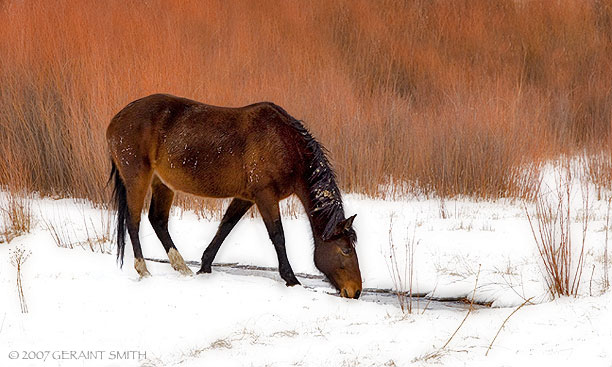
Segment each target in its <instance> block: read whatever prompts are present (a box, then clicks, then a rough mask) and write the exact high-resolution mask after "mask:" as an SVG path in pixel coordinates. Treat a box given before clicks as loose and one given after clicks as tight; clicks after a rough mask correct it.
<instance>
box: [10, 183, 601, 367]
mask: <svg viewBox="0 0 612 367" xmlns="http://www.w3.org/2000/svg"><path fill="white" fill-rule="evenodd" d="M578 195H579V193H578ZM592 196H594V195H592ZM5 199H6V196H2V197H0V200H5ZM32 209H33V212H34V214H35V217H36V219H35V226H34V229H33V230H32V232H31V233H29V234H26V235H23V236H20V237H18V238H15V239H14V240H13V241H11V242H10V243H9V244H0V366H38V365H43V366H64V365H67V366H131V365H145V366H169V365H179V366H407V365H448V366H459V365H469V366H498V365H504V366H525V365H550V364H551V363H555V364H557V365H562V366H570V365H575V364H581V365H589V366H607V367H609V366H611V365H612V349H611V345H612V305H611V304H612V294H611V293H610V292H607V293H604V292H603V289H602V276H603V249H604V242H605V238H606V236H605V234H606V231H605V229H606V213H607V210H608V205H607V203H606V202H605V201H597V200H595V198H594V197H591V207H590V222H589V229H588V234H587V240H586V248H585V251H586V255H585V265H584V271H583V275H582V286H581V292H580V293H581V295H580V296H579V297H578V298H562V299H557V300H554V301H551V300H550V297H549V295H548V293H547V291H546V287H545V283H544V280H543V276H542V272H541V264H540V262H539V261H540V260H539V257H538V255H537V249H536V245H535V242H534V239H533V236H532V233H531V229H530V227H529V223H528V221H527V217H526V215H525V209H524V204H523V203H522V202H520V201H508V200H504V201H498V202H477V201H470V200H446V201H444V202H441V201H440V200H433V199H431V200H426V199H422V198H421V199H419V198H415V199H410V200H409V199H406V200H402V201H382V200H372V199H367V198H363V197H360V196H358V195H346V196H345V210H346V212H347V214H353V213H357V218H356V220H355V229H356V231H357V233H358V244H357V253H358V256H359V261H360V265H361V272H362V275H363V278H364V287H366V288H395V287H397V285H398V282H397V280H396V281H393V277H392V276H391V275H390V273H391V267H392V265H393V262H394V261H395V264H396V265H397V267H398V268H399V269H400V272H402V273H403V272H404V269H407V270H408V271H407V274H408V273H410V271H409V269H410V266H409V264H407V263H406V261H405V259H404V255H405V254H406V246H407V245H409V244H411V243H413V244H414V246H413V249H414V256H413V258H414V260H413V286H412V290H413V291H414V292H415V293H429V295H430V297H433V298H442V299H444V298H468V299H469V298H471V297H472V293H474V288H475V286H476V290H475V297H474V300H475V302H478V303H487V304H492V307H479V308H477V309H475V310H474V311H472V312H471V314H470V315H469V317H468V318H467V320H466V321H465V323H464V324H463V326H462V327H461V329H460V330H459V331H458V333H457V335H455V336H454V338H453V339H452V340H451V342H450V343H449V345H448V346H447V347H446V348H444V349H441V348H442V346H443V345H444V344H445V343H446V342H447V340H448V339H449V338H450V337H451V335H452V334H453V332H454V331H455V330H456V329H457V327H458V326H459V324H460V323H461V321H462V320H463V318H464V317H465V314H466V312H467V311H466V307H455V308H444V307H425V306H424V303H425V304H426V302H427V300H420V301H419V302H420V304H419V308H418V311H415V312H413V313H411V314H408V313H406V312H402V310H401V309H400V307H399V304H398V303H394V302H383V303H376V302H372V301H367V300H363V299H361V300H347V299H342V298H339V297H337V296H336V295H333V294H330V293H333V292H332V289H331V288H329V287H326V286H323V287H317V288H315V289H312V288H304V287H293V288H287V287H285V286H284V282H282V281H281V280H280V278H279V277H277V276H275V277H274V278H273V279H271V278H270V277H269V276H258V275H257V274H241V273H236V272H231V271H224V270H223V269H220V268H217V269H213V273H212V274H207V275H201V276H194V277H183V276H180V275H179V274H178V273H176V272H174V271H173V270H172V269H171V268H170V265H168V264H162V263H155V262H151V261H149V262H148V267H149V270H150V272H151V273H152V275H153V276H152V277H151V278H148V279H144V280H139V279H138V276H137V274H136V272H135V271H134V269H133V268H132V266H131V264H132V259H131V250H127V251H126V261H125V264H126V265H125V266H124V268H123V269H119V268H118V267H117V265H116V263H115V256H114V254H108V253H101V252H100V249H103V250H107V251H110V250H112V249H111V245H110V244H109V243H108V242H102V243H98V242H96V241H95V240H94V238H95V237H104V236H105V235H106V234H107V232H108V228H105V227H107V226H108V225H109V222H108V216H107V215H106V214H105V213H104V212H102V211H100V210H97V209H94V208H93V207H91V206H90V205H88V204H87V203H82V202H76V201H73V200H52V199H35V200H34V201H33V202H32ZM573 213H574V216H573V220H574V225H573V226H574V227H573V228H572V230H573V231H574V235H575V236H576V241H577V242H576V244H578V243H579V242H580V241H581V236H582V229H581V224H580V223H581V222H580V217H581V213H582V212H581V205H579V204H577V207H576V208H575V210H574V212H573ZM217 225H218V221H207V220H203V219H198V218H197V216H196V215H195V214H193V213H191V212H180V211H179V210H178V209H175V210H174V211H173V215H172V217H171V220H170V232H171V234H172V236H173V238H174V241H175V243H176V245H177V247H178V249H179V251H180V252H181V253H182V255H183V256H184V257H185V259H186V260H196V261H197V260H199V258H200V256H201V254H202V251H203V250H204V248H205V247H206V245H207V244H208V242H209V241H210V240H211V239H212V237H213V235H214V232H215V230H216V226H217ZM49 227H52V228H53V229H54V230H55V232H56V234H58V235H59V236H60V237H61V238H63V239H64V242H66V243H68V242H72V243H73V247H75V248H73V249H70V248H60V247H58V246H57V245H56V243H55V242H54V240H53V235H52V234H53V230H50V229H49ZM284 227H285V234H286V237H287V249H288V256H289V260H290V262H291V264H292V266H293V269H294V271H295V272H296V273H307V274H318V272H317V270H316V268H315V267H314V263H313V252H312V244H311V234H310V229H309V227H308V224H307V220H306V217H305V216H304V215H303V214H302V215H297V217H285V218H284ZM390 233H391V239H392V243H393V245H394V247H395V257H394V260H391V259H390V258H389V255H390V253H391V248H390V243H391V241H390ZM140 235H141V238H142V242H143V251H144V253H145V256H146V257H149V258H159V259H164V258H166V255H165V252H164V250H163V248H162V246H161V244H160V243H159V241H158V240H157V238H156V236H155V234H154V232H153V229H152V228H151V226H150V225H149V223H148V220H147V219H146V216H143V221H142V226H141V230H140ZM87 238H90V239H91V240H90V242H89V243H86V239H87ZM79 241H83V242H81V244H82V245H74V243H76V242H79ZM90 244H91V245H92V246H93V247H94V250H95V251H92V250H91V248H90ZM17 247H20V248H24V249H26V250H27V251H30V252H31V255H30V257H29V259H28V260H27V261H26V262H25V264H24V266H23V269H22V278H23V291H24V295H25V299H26V302H27V306H28V308H29V313H27V314H21V313H20V304H19V298H18V294H17V290H16V286H15V282H16V270H15V268H14V267H13V266H12V265H11V263H10V252H11V250H13V249H15V248H17ZM130 248H131V247H130V245H129V244H128V249H130ZM216 262H217V263H238V264H248V265H256V266H262V267H275V266H276V265H277V264H276V255H275V252H274V248H273V246H272V244H271V242H270V241H269V239H268V236H267V233H266V231H265V227H264V225H263V222H262V221H261V220H260V219H258V218H247V217H245V218H244V219H243V220H242V221H241V222H240V223H239V224H238V225H237V226H236V228H235V229H234V231H233V232H232V233H231V234H230V236H229V237H228V238H227V240H226V242H225V244H224V245H223V247H222V248H221V251H220V253H219V255H218V257H217V258H216ZM193 270H194V271H195V270H197V268H194V269H193ZM215 270H216V271H215ZM402 278H404V279H403V280H404V282H406V283H407V277H405V276H403V274H402ZM476 278H478V281H477V282H476ZM531 297H533V298H532V303H533V304H532V305H527V306H525V307H523V308H521V309H520V310H519V311H518V312H517V313H516V314H514V315H513V316H512V317H511V318H510V319H509V320H508V321H507V323H506V326H505V328H504V329H503V330H502V331H501V333H500V335H499V337H498V338H497V340H496V341H495V343H494V344H493V347H492V349H491V351H490V352H489V354H488V356H485V352H486V351H487V348H488V347H489V344H490V343H491V341H492V340H493V338H494V336H495V334H496V333H497V331H498V329H499V328H500V326H501V325H502V322H503V321H504V320H505V319H506V318H507V317H508V315H509V314H510V313H511V312H512V311H513V310H514V309H515V308H516V307H517V306H519V305H521V304H522V303H523V302H524V301H525V300H526V299H528V298H531ZM11 352H16V353H17V354H14V355H12V354H10V353H11ZM118 352H120V354H117V353H118ZM15 356H17V358H16V359H11V357H15ZM26 358H28V359H26Z"/></svg>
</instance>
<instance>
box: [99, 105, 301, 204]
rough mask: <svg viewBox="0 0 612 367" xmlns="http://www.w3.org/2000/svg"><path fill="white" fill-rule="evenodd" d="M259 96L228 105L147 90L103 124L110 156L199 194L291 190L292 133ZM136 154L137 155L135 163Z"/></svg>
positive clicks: (293, 168) (285, 192)
mask: <svg viewBox="0 0 612 367" xmlns="http://www.w3.org/2000/svg"><path fill="white" fill-rule="evenodd" d="M283 119H284V117H283V116H282V114H281V113H279V111H278V109H277V108H276V106H275V105H273V104H271V103H267V102H262V103H256V104H252V105H249V106H245V107H238V108H229V107H218V106H212V105H207V104H204V103H200V102H196V101H192V100H189V99H186V98H180V97H174V96H170V95H163V94H155V95H151V96H148V97H144V98H141V99H139V100H136V101H134V102H132V103H130V104H128V105H127V106H126V107H125V108H124V109H122V110H121V111H120V112H119V113H118V114H117V115H116V116H115V117H114V118H113V120H112V121H111V124H110V125H109V127H108V129H107V139H108V142H109V146H110V148H111V154H112V155H113V159H114V160H115V162H118V161H119V162H121V161H123V165H126V166H128V167H124V169H125V170H129V169H130V168H129V165H130V164H132V165H133V167H134V166H138V165H139V164H140V165H142V164H144V165H145V166H146V165H149V166H150V167H151V169H152V170H153V171H154V172H155V174H156V175H157V176H158V177H159V178H160V179H162V181H163V182H164V183H166V185H168V186H169V187H171V188H173V189H176V190H180V191H184V192H188V193H191V194H195V195H200V196H212V197H230V196H239V197H244V198H247V199H254V198H253V195H254V193H256V192H258V191H262V190H265V189H272V190H273V191H275V192H276V195H278V196H286V195H288V194H290V193H291V192H292V191H293V190H292V189H293V187H289V186H292V185H291V182H290V181H291V179H292V177H291V176H292V175H295V174H297V173H298V172H297V171H298V166H299V165H300V164H299V161H300V157H299V152H298V150H297V149H296V146H295V141H294V139H295V132H294V131H293V130H292V129H291V127H290V126H289V125H287V124H286V123H285V121H284V120H283ZM140 160H143V161H144V163H142V162H141V161H140Z"/></svg>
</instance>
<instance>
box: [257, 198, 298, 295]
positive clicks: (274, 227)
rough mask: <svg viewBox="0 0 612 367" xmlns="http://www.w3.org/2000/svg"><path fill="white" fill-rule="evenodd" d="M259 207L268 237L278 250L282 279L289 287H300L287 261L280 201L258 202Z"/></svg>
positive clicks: (279, 269)
mask: <svg viewBox="0 0 612 367" xmlns="http://www.w3.org/2000/svg"><path fill="white" fill-rule="evenodd" d="M257 207H258V208H259V212H260V213H261V216H262V217H263V220H264V223H265V224H266V228H267V230H268V235H269V236H270V239H271V240H272V243H273V244H274V248H275V249H276V256H277V257H278V271H279V273H280V276H281V278H283V280H284V281H285V282H286V284H287V286H288V287H290V286H294V285H299V284H300V282H299V281H298V280H297V278H296V277H295V274H294V273H293V269H291V265H290V264H289V259H287V250H286V248H285V234H284V232H283V225H282V223H281V217H280V210H279V207H278V201H276V200H274V201H265V200H258V201H257Z"/></svg>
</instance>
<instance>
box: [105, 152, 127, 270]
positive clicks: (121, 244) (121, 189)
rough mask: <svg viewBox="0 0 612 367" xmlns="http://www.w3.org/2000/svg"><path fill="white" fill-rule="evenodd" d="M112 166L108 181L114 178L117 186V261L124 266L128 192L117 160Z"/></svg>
mask: <svg viewBox="0 0 612 367" xmlns="http://www.w3.org/2000/svg"><path fill="white" fill-rule="evenodd" d="M111 164H112V168H111V173H110V177H109V178H108V183H110V182H111V181H113V180H114V183H115V187H113V202H114V203H115V207H116V208H117V261H118V262H119V266H120V267H122V266H123V254H124V252H125V229H126V223H127V220H128V215H129V212H128V206H127V193H126V191H125V185H124V184H123V181H122V180H121V176H120V175H119V171H118V170H117V166H115V162H113V161H112V160H111Z"/></svg>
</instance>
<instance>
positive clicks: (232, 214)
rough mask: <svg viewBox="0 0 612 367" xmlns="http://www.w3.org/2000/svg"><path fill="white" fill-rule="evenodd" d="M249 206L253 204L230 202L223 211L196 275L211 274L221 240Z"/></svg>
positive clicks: (243, 201)
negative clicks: (217, 227)
mask: <svg viewBox="0 0 612 367" xmlns="http://www.w3.org/2000/svg"><path fill="white" fill-rule="evenodd" d="M251 206H253V202H251V201H247V200H242V199H234V200H232V202H231V203H230V205H229V207H228V208H227V210H226V211H225V214H224V215H223V219H221V224H219V229H217V233H216V234H215V237H214V238H213V240H212V241H211V242H210V244H209V245H208V247H207V248H206V250H205V251H204V254H202V267H201V268H200V270H199V271H198V274H201V273H210V272H211V266H212V262H213V260H214V258H215V256H216V255H217V252H218V251H219V248H220V247H221V244H222V243H223V240H225V238H226V237H227V235H228V234H229V233H230V231H231V230H232V228H234V226H235V225H236V223H238V221H239V220H240V218H242V216H243V215H244V213H246V212H247V210H249V208H250V207H251Z"/></svg>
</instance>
